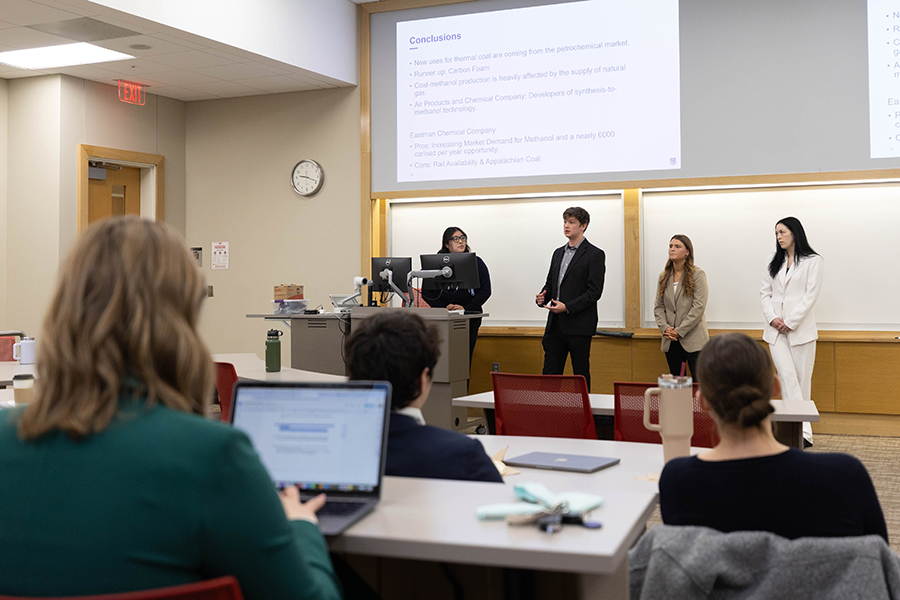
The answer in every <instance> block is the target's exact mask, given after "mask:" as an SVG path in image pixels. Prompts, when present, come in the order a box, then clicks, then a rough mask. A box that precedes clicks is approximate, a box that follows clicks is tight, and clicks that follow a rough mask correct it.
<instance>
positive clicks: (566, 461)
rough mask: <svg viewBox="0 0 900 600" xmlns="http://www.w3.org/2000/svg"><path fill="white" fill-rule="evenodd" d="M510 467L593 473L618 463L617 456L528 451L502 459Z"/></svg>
mask: <svg viewBox="0 0 900 600" xmlns="http://www.w3.org/2000/svg"><path fill="white" fill-rule="evenodd" d="M503 462H504V463H505V464H507V465H509V466H511V467H528V468H531V469H550V470H551V471H574V472H576V473H594V472H595V471H599V470H600V469H605V468H607V467H611V466H613V465H617V464H619V459H618V458H604V457H602V456H585V455H583V454H559V453H557V452H529V453H528V454H523V455H522V456H516V457H515V458H508V459H504V460H503Z"/></svg>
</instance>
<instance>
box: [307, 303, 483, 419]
mask: <svg viewBox="0 0 900 600" xmlns="http://www.w3.org/2000/svg"><path fill="white" fill-rule="evenodd" d="M384 310H408V311H414V312H415V314H417V315H419V316H420V317H422V318H423V319H425V320H426V321H428V322H429V323H433V324H434V325H436V326H437V328H438V331H439V334H440V345H439V349H440V357H439V358H438V362H437V365H435V368H434V378H433V380H432V387H431V393H430V394H429V396H428V402H426V403H425V406H424V408H423V409H422V414H423V416H424V417H425V421H426V422H427V423H428V424H429V425H437V426H440V427H444V428H446V429H458V428H460V427H465V426H466V409H465V408H464V407H456V406H453V404H452V399H453V398H456V397H458V396H465V395H466V394H467V393H468V383H469V322H470V321H471V320H472V319H481V318H484V317H487V316H489V315H488V314H486V313H482V314H473V315H461V314H456V313H452V312H450V311H448V310H447V309H445V308H403V309H397V308H383V307H370V306H358V307H354V308H353V309H352V311H351V312H350V313H349V314H348V313H342V314H334V313H321V314H317V315H305V314H295V315H290V318H291V367H293V368H295V369H300V370H303V371H316V372H319V373H331V374H333V375H342V376H343V375H344V374H345V372H346V366H345V364H344V356H343V348H344V340H345V339H346V337H347V336H348V335H350V332H351V330H352V327H353V323H354V322H355V321H360V320H362V319H366V318H368V317H370V316H372V315H375V314H378V313H379V312H381V311H384Z"/></svg>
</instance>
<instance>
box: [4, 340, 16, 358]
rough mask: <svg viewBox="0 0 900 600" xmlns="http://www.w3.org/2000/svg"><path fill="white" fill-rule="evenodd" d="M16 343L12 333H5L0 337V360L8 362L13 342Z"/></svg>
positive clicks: (11, 353)
mask: <svg viewBox="0 0 900 600" xmlns="http://www.w3.org/2000/svg"><path fill="white" fill-rule="evenodd" d="M15 343H16V337H15V336H14V335H5V336H3V337H0V361H3V362H10V361H13V360H15V359H14V358H13V344H15Z"/></svg>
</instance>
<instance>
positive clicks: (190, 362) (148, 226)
mask: <svg viewBox="0 0 900 600" xmlns="http://www.w3.org/2000/svg"><path fill="white" fill-rule="evenodd" d="M203 297H204V281H203V276H202V274H201V273H200V270H199V269H198V268H197V266H196V264H195V263H194V262H193V260H192V259H191V257H190V256H189V254H188V252H187V249H186V248H185V245H184V242H183V240H182V239H181V238H180V237H179V236H178V234H177V233H175V231H174V230H173V229H171V228H170V227H169V226H167V225H165V224H163V223H154V222H152V221H148V220H146V219H140V218H138V217H122V218H110V219H104V220H103V221H100V222H98V223H96V224H94V225H92V226H91V227H89V228H88V229H87V230H86V231H85V232H84V233H83V234H81V236H80V237H79V238H78V241H77V243H76V244H75V248H74V249H73V250H72V252H71V254H70V255H69V257H68V259H67V260H66V262H65V265H64V266H63V268H62V271H61V274H60V277H59V283H58V285H57V288H56V292H55V294H54V296H53V301H52V303H51V305H50V308H49V310H48V311H47V315H46V317H45V318H44V325H43V329H42V331H41V337H40V338H38V342H39V347H38V354H37V365H36V368H37V379H36V382H35V395H34V401H33V402H32V403H31V405H30V406H28V408H27V409H26V410H25V411H24V413H23V414H22V416H21V418H20V420H19V423H18V432H19V437H20V438H22V439H25V440H29V439H32V440H33V439H36V438H39V437H41V436H43V435H44V434H47V433H50V432H54V431H64V432H66V433H68V434H69V436H70V437H72V438H82V437H85V436H88V435H90V434H92V433H98V432H100V431H103V430H104V429H105V428H106V427H107V426H108V425H109V423H110V421H112V419H113V418H114V417H115V416H116V414H117V412H118V408H119V398H120V397H134V398H145V399H146V407H147V408H151V407H153V406H155V405H156V404H162V405H163V406H166V407H168V408H171V409H174V410H179V411H183V412H188V413H195V414H203V413H204V411H205V407H206V405H207V403H208V401H209V399H210V398H211V396H212V393H213V389H214V384H215V372H214V370H213V364H212V359H211V357H210V355H209V351H208V350H207V349H206V346H205V345H204V344H203V342H202V341H201V340H200V337H199V336H198V334H197V331H196V325H197V317H198V314H199V311H200V304H201V302H202V300H203Z"/></svg>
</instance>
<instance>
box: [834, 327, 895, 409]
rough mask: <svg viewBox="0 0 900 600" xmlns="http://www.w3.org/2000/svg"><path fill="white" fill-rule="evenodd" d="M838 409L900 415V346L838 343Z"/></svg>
mask: <svg viewBox="0 0 900 600" xmlns="http://www.w3.org/2000/svg"><path fill="white" fill-rule="evenodd" d="M835 365H836V370H837V373H836V377H835V395H834V396H835V410H836V411H838V412H842V413H868V414H881V415H886V414H900V388H898V387H897V380H896V377H895V374H896V373H897V372H898V367H900V345H897V344H879V343H856V344H836V345H835Z"/></svg>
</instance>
